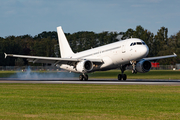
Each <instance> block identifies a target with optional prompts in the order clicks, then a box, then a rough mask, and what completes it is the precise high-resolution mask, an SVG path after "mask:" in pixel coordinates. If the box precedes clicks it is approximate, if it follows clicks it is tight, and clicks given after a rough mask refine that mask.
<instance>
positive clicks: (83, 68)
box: [76, 60, 93, 73]
mask: <svg viewBox="0 0 180 120" xmlns="http://www.w3.org/2000/svg"><path fill="white" fill-rule="evenodd" d="M76 69H77V71H78V72H81V73H87V72H89V71H91V70H92V69H93V63H92V62H91V61H89V60H83V61H81V62H78V63H77V65H76Z"/></svg>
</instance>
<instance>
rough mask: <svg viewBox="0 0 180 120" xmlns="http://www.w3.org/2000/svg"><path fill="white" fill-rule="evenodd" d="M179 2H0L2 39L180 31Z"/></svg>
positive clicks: (138, 0)
mask: <svg viewBox="0 0 180 120" xmlns="http://www.w3.org/2000/svg"><path fill="white" fill-rule="evenodd" d="M179 6H180V0H0V37H7V36H10V35H14V36H20V35H26V34H29V35H31V36H35V35H38V34H39V33H42V32H43V31H57V30H56V28H57V27H58V26H62V28H63V31H64V32H65V33H75V32H78V31H93V32H96V33H100V32H103V31H110V32H111V31H116V32H126V31H127V30H128V29H129V28H132V29H134V30H135V28H136V27H137V26H138V25H141V26H142V27H143V28H144V29H147V30H149V31H150V32H152V33H154V34H157V31H158V29H160V28H161V27H163V26H164V27H166V28H168V36H169V37H170V35H175V34H176V33H177V32H179V31H180V7H179Z"/></svg>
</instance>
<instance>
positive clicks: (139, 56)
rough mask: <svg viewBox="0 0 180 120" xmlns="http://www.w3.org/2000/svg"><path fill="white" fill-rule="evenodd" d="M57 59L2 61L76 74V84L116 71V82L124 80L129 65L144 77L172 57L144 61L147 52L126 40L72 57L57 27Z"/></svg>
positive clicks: (136, 42) (137, 41)
mask: <svg viewBox="0 0 180 120" xmlns="http://www.w3.org/2000/svg"><path fill="white" fill-rule="evenodd" d="M57 34H58V40H59V46H60V53H61V58H57V57H41V56H26V55H15V54H6V53H4V54H5V58H6V57H7V56H9V57H19V58H27V60H28V62H33V63H49V64H51V65H54V66H57V67H60V68H62V69H65V70H67V71H70V72H76V73H80V75H79V80H85V81H86V80H88V75H87V74H88V73H91V72H95V71H106V70H111V69H117V68H120V70H121V74H118V77H117V78H118V80H126V79H127V75H126V74H124V71H125V70H126V67H127V66H128V65H132V73H137V72H140V73H146V72H149V71H150V69H151V62H150V61H156V60H159V59H164V58H170V57H176V56H177V55H176V54H175V53H174V54H173V55H166V56H159V57H148V58H146V56H147V55H148V53H149V48H148V46H147V45H146V43H145V42H144V41H143V40H141V39H138V38H128V39H126V40H121V41H117V42H114V43H110V44H107V45H103V46H100V47H96V48H91V49H89V50H85V51H82V52H78V53H74V52H73V51H72V49H71V47H70V45H69V43H68V41H67V39H66V36H65V34H64V32H63V30H62V27H61V26H59V27H57Z"/></svg>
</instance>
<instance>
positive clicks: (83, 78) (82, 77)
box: [79, 74, 88, 81]
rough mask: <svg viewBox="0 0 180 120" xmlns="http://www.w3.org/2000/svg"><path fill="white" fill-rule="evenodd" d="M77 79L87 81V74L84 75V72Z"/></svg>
mask: <svg viewBox="0 0 180 120" xmlns="http://www.w3.org/2000/svg"><path fill="white" fill-rule="evenodd" d="M79 80H80V81H82V80H85V81H87V80H88V75H86V74H82V75H79Z"/></svg>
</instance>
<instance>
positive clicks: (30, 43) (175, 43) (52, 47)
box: [0, 26, 180, 66]
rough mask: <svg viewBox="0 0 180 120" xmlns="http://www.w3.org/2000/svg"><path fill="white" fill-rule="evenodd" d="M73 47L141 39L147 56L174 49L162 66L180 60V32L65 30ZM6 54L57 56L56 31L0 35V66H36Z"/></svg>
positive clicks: (140, 27)
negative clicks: (173, 33)
mask: <svg viewBox="0 0 180 120" xmlns="http://www.w3.org/2000/svg"><path fill="white" fill-rule="evenodd" d="M65 35H66V37H67V39H68V41H69V44H70V46H71V48H72V50H73V51H74V52H75V53H76V52H80V51H83V50H87V49H91V48H94V47H98V46H102V45H105V44H109V43H112V42H116V41H119V40H120V39H119V38H120V37H119V36H121V40H125V39H127V38H131V37H132V38H140V39H142V40H144V42H145V43H146V44H147V45H148V47H149V55H148V57H154V56H163V55H170V54H173V52H175V53H176V54H177V55H178V57H176V58H169V59H162V60H159V61H158V62H160V64H161V65H166V64H176V63H180V56H179V55H180V31H179V32H177V33H176V34H175V35H171V36H170V37H168V28H165V27H161V28H160V29H159V30H158V31H157V34H156V35H154V34H153V33H151V32H150V31H148V30H147V29H144V28H143V27H142V26H137V27H136V29H135V30H133V29H131V28H129V29H128V30H127V31H126V32H120V33H117V32H108V31H103V32H101V33H95V32H92V31H81V32H76V33H73V34H70V33H65ZM4 52H5V53H8V54H21V55H32V56H46V57H60V51H59V45H58V37H57V32H56V31H50V32H46V31H44V32H42V33H40V34H38V35H35V36H34V37H32V36H31V35H22V36H7V37H5V38H3V37H0V66H19V65H21V66H22V65H39V64H32V63H28V62H27V60H26V59H22V58H11V57H7V58H6V59H4Z"/></svg>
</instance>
